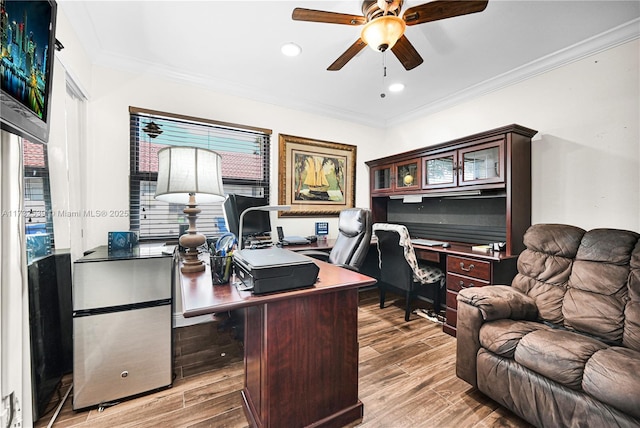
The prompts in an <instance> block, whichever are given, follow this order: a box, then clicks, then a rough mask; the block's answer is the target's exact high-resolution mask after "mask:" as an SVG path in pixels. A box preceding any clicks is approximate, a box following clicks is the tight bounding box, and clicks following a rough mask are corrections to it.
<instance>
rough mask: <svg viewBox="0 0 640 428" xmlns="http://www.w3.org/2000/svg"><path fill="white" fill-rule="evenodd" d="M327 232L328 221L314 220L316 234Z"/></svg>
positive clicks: (326, 233) (320, 234)
mask: <svg viewBox="0 0 640 428" xmlns="http://www.w3.org/2000/svg"><path fill="white" fill-rule="evenodd" d="M328 234H329V223H328V222H326V221H319V222H316V235H317V236H322V235H328Z"/></svg>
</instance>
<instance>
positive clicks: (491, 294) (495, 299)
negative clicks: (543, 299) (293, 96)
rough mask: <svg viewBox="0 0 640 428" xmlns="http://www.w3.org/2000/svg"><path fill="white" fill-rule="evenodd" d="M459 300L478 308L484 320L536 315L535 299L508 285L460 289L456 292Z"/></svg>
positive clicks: (526, 317) (522, 317) (524, 317)
mask: <svg viewBox="0 0 640 428" xmlns="http://www.w3.org/2000/svg"><path fill="white" fill-rule="evenodd" d="M460 302H462V303H466V304H468V305H471V306H474V307H476V308H478V309H479V310H480V313H481V314H482V319H483V320H484V321H493V320H497V319H503V318H509V319H513V320H535V319H536V318H537V316H538V308H537V307H536V302H535V300H533V299H532V298H531V297H529V296H527V295H526V294H524V293H522V292H520V291H518V290H516V289H515V288H512V287H510V286H508V285H493V286H490V287H473V288H465V289H462V290H460V292H459V293H458V303H460Z"/></svg>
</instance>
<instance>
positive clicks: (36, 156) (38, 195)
mask: <svg viewBox="0 0 640 428" xmlns="http://www.w3.org/2000/svg"><path fill="white" fill-rule="evenodd" d="M22 164H23V168H24V212H23V213H22V215H23V216H24V217H25V228H26V233H27V234H31V233H48V234H49V237H50V239H51V248H54V245H55V242H54V234H53V216H54V215H55V213H53V211H52V206H51V191H50V186H49V162H48V157H47V146H46V145H44V144H42V143H33V142H31V141H29V140H27V139H24V138H23V139H22Z"/></svg>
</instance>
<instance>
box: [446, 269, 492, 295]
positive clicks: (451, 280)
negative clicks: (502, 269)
mask: <svg viewBox="0 0 640 428" xmlns="http://www.w3.org/2000/svg"><path fill="white" fill-rule="evenodd" d="M489 284H490V282H489V281H483V280H481V279H475V278H470V277H468V276H463V275H456V274H455V273H447V290H451V291H455V292H456V293H457V292H458V291H460V290H462V289H463V288H469V287H484V286H485V285H489Z"/></svg>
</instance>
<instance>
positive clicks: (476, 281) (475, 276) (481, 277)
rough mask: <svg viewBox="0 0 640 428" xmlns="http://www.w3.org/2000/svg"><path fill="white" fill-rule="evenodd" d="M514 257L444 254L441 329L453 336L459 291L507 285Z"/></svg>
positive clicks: (513, 266)
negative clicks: (444, 300) (444, 296)
mask: <svg viewBox="0 0 640 428" xmlns="http://www.w3.org/2000/svg"><path fill="white" fill-rule="evenodd" d="M516 261H517V258H516V257H515V256H514V257H509V258H492V259H482V258H480V257H474V256H473V255H472V254H471V253H470V254H469V255H464V256H460V255H447V259H446V266H447V270H446V274H447V283H446V303H447V307H446V313H445V323H444V325H443V326H442V330H443V331H444V332H445V333H448V334H450V335H452V336H455V335H456V324H457V318H458V315H457V314H458V301H457V300H456V298H457V297H458V292H459V291H460V290H462V289H463V288H469V287H484V286H485V285H490V284H510V283H511V280H512V279H513V277H514V276H515V274H516Z"/></svg>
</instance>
